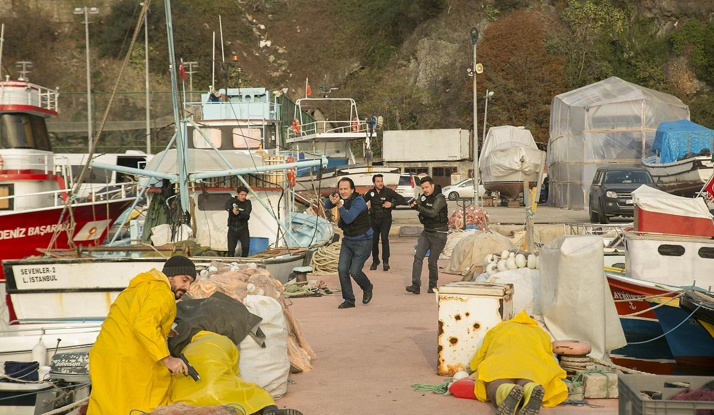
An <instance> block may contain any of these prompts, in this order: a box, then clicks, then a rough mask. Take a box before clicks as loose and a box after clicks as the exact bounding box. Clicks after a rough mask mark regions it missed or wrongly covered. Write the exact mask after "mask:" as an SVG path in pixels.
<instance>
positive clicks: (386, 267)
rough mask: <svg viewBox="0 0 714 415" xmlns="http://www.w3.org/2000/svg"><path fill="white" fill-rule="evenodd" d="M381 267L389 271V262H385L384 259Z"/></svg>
mask: <svg viewBox="0 0 714 415" xmlns="http://www.w3.org/2000/svg"><path fill="white" fill-rule="evenodd" d="M383 268H384V270H385V271H389V262H386V261H385V262H384V267H383Z"/></svg>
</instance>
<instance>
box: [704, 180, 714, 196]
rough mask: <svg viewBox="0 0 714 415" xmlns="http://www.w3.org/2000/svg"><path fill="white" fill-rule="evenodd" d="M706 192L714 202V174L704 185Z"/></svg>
mask: <svg viewBox="0 0 714 415" xmlns="http://www.w3.org/2000/svg"><path fill="white" fill-rule="evenodd" d="M704 193H706V197H707V199H709V201H710V202H714V174H712V175H711V176H710V177H709V181H708V182H707V184H706V185H705V186H704Z"/></svg>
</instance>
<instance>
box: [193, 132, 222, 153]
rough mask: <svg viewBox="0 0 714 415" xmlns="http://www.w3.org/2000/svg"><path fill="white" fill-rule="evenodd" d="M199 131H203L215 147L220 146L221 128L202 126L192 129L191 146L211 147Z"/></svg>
mask: <svg viewBox="0 0 714 415" xmlns="http://www.w3.org/2000/svg"><path fill="white" fill-rule="evenodd" d="M201 132H203V134H205V135H206V137H208V139H209V140H211V143H213V145H214V146H215V147H216V148H221V130H220V129H218V128H202V129H201V130H198V129H195V130H193V148H211V144H209V143H208V142H207V141H206V139H205V138H203V135H201Z"/></svg>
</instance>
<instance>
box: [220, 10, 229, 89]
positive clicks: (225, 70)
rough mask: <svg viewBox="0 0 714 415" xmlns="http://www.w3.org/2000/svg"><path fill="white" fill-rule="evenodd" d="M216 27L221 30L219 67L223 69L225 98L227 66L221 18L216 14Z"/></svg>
mask: <svg viewBox="0 0 714 415" xmlns="http://www.w3.org/2000/svg"><path fill="white" fill-rule="evenodd" d="M218 29H219V30H220V31H221V69H222V70H223V86H224V88H225V89H226V98H227V97H228V68H227V67H226V50H225V48H224V47H223V19H221V15H220V14H219V15H218Z"/></svg>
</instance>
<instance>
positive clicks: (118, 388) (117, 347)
mask: <svg viewBox="0 0 714 415" xmlns="http://www.w3.org/2000/svg"><path fill="white" fill-rule="evenodd" d="M195 279H196V266H195V265H194V264H193V262H192V261H191V260H190V259H188V258H186V257H182V256H175V257H172V258H169V260H168V261H166V264H165V265H164V268H163V272H159V271H157V270H156V269H152V270H151V271H149V272H145V273H141V274H139V275H137V276H136V277H134V279H132V280H131V282H130V283H129V287H127V288H126V289H125V290H124V291H122V292H121V294H119V296H118V297H117V299H116V301H114V303H113V304H112V306H111V307H110V309H109V315H107V318H106V319H105V320H104V323H103V324H102V330H101V331H100V332H99V336H98V337H97V341H96V343H94V346H93V347H92V350H91V351H90V352H89V377H90V380H91V382H92V393H91V395H90V397H89V407H88V409H87V415H128V414H129V412H131V411H132V410H133V409H137V410H140V411H143V412H150V411H152V410H154V409H155V408H156V407H158V406H160V405H162V404H165V403H167V401H168V396H167V395H168V390H169V386H170V383H171V375H172V374H179V373H182V374H187V372H188V370H187V368H186V365H185V364H184V363H183V361H182V360H181V359H178V358H175V357H171V355H170V354H169V349H168V347H167V345H166V340H167V338H168V335H169V331H170V330H171V325H172V324H173V322H174V318H175V317H176V300H178V299H179V298H180V297H181V296H182V295H183V294H184V293H185V292H186V291H188V289H189V287H190V285H191V282H193V281H194V280H195Z"/></svg>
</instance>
